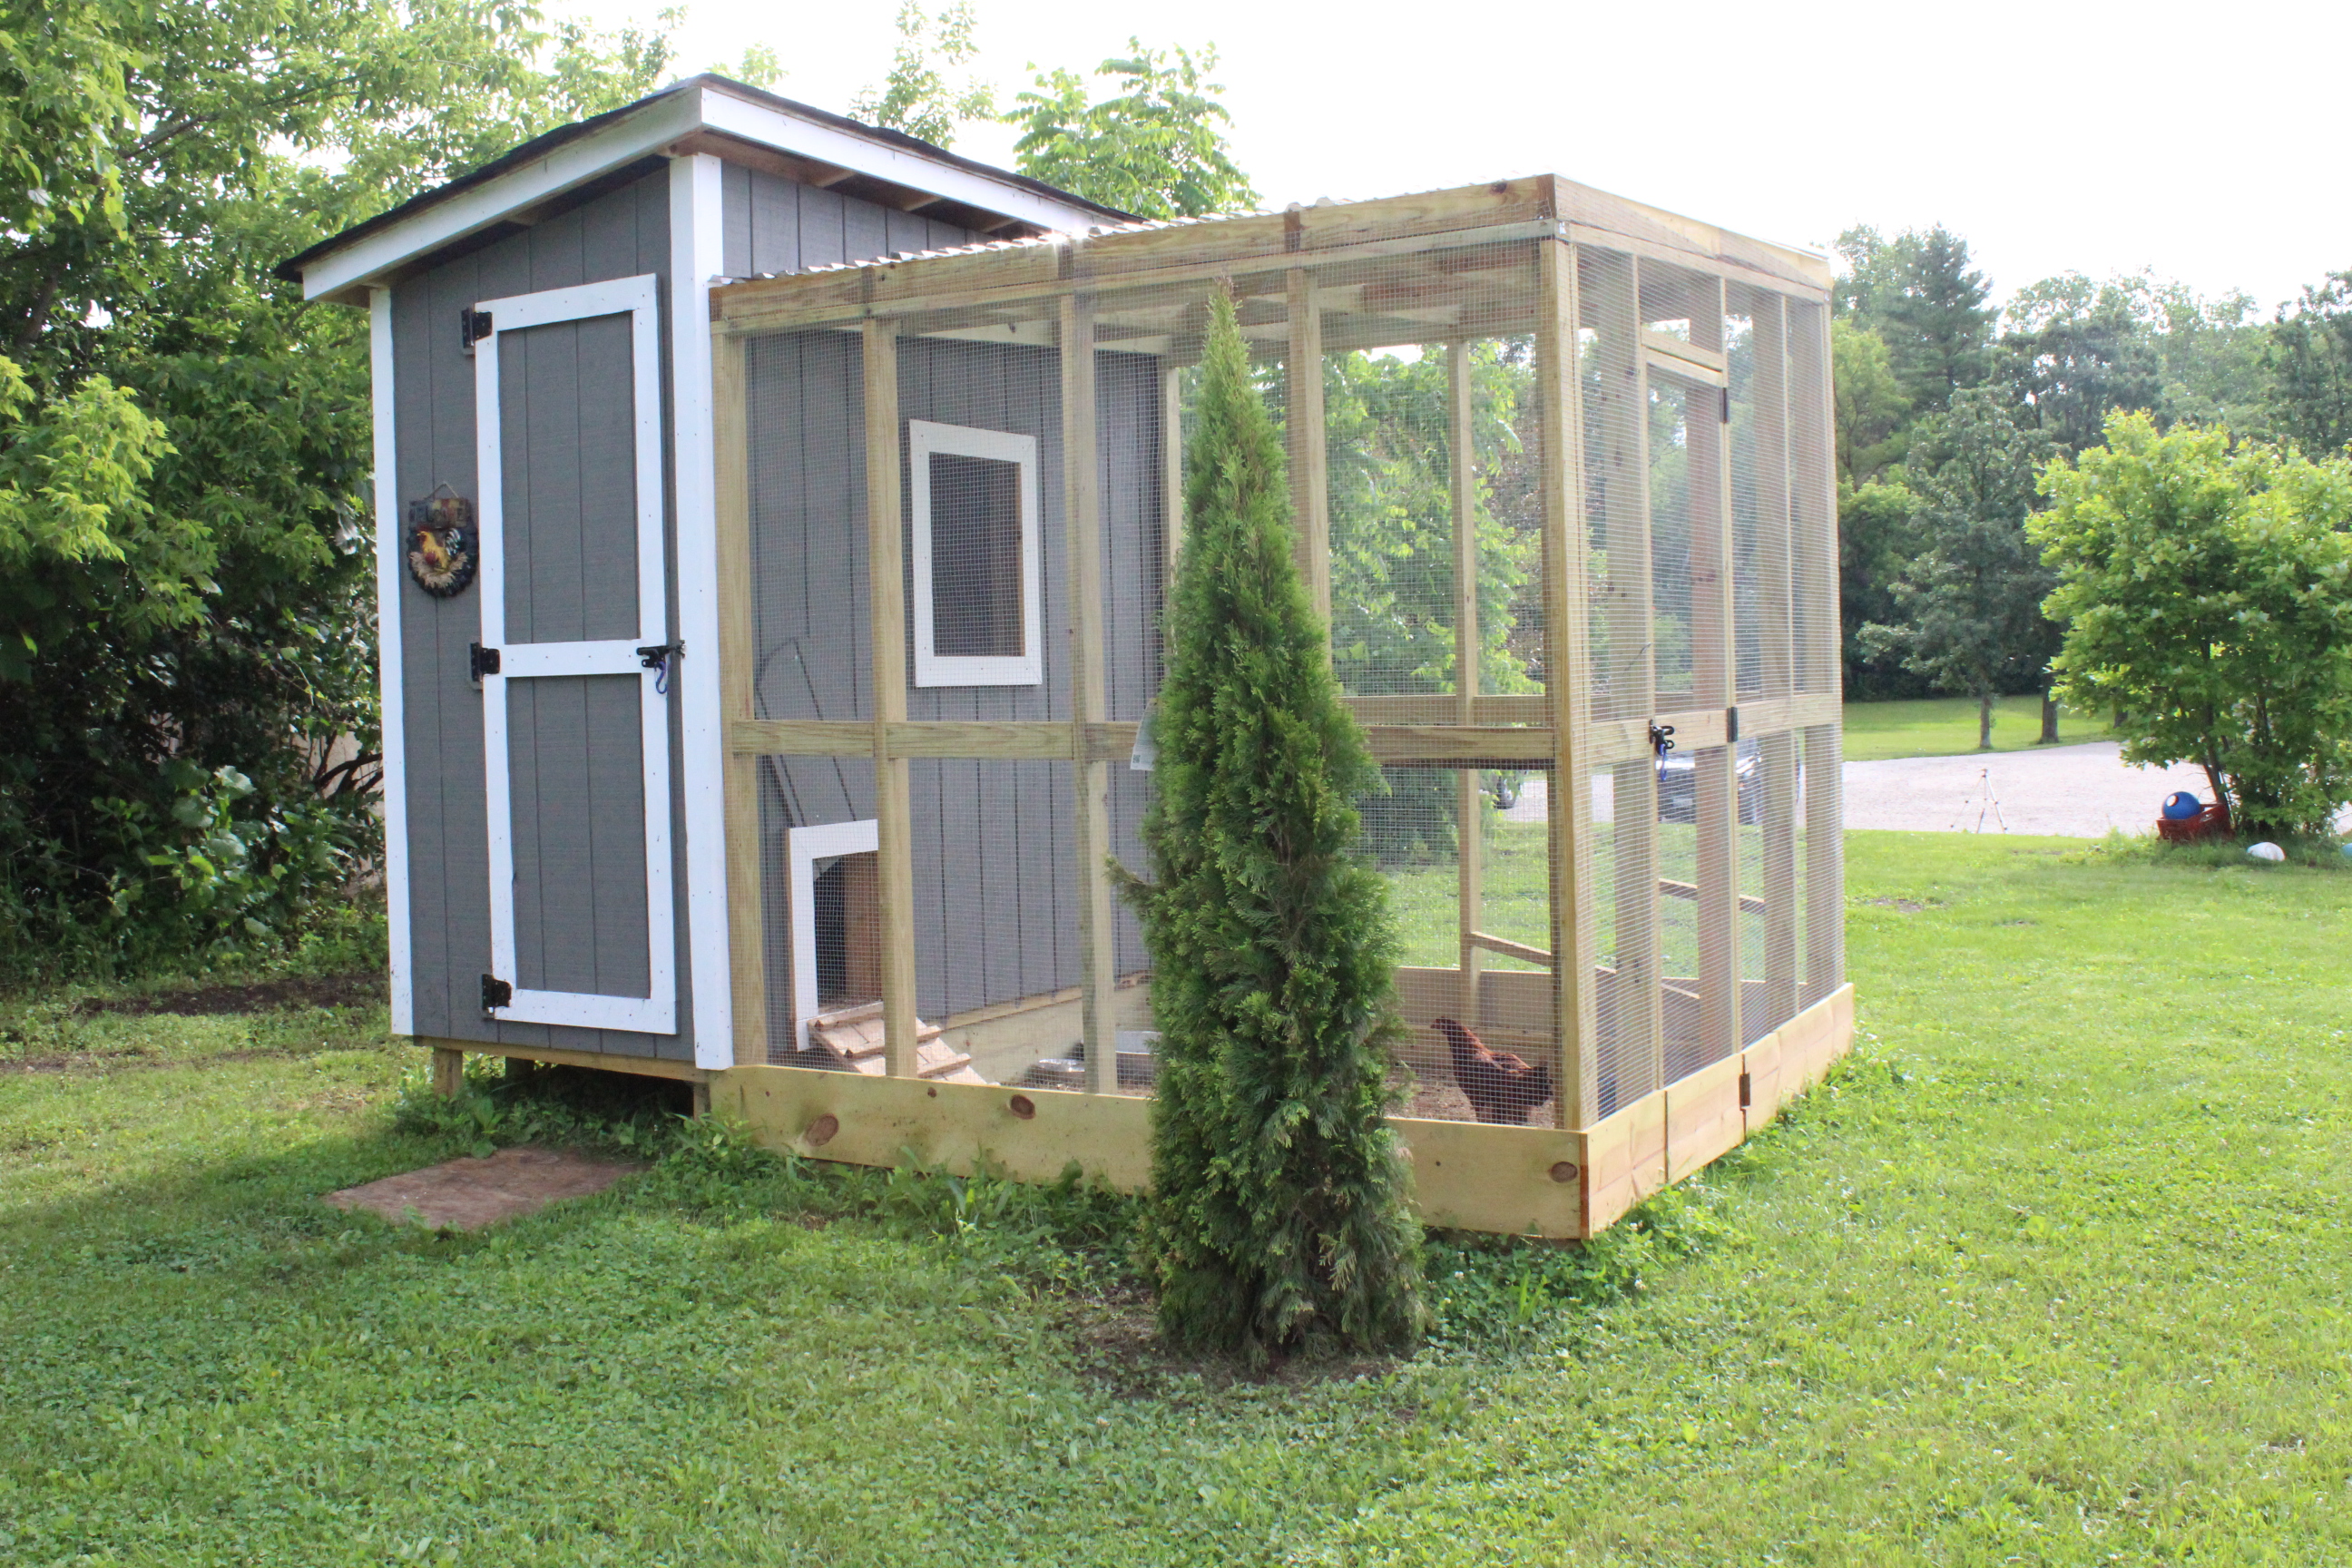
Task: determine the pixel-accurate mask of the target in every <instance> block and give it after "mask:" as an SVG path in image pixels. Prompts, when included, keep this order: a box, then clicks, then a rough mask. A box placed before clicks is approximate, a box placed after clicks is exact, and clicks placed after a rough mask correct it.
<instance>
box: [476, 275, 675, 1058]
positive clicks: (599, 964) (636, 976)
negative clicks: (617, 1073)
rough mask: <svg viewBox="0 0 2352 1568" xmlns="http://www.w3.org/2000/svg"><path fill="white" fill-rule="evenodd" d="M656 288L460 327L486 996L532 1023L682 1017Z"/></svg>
mask: <svg viewBox="0 0 2352 1568" xmlns="http://www.w3.org/2000/svg"><path fill="white" fill-rule="evenodd" d="M655 285H656V280H655V279H653V278H650V277H646V278H628V279H619V280H616V281H614V282H607V283H590V284H585V285H583V286H582V287H580V288H576V289H551V290H549V291H548V292H546V293H542V294H524V295H520V296H517V297H516V298H514V299H510V300H486V301H484V302H483V303H481V304H480V305H478V306H476V307H475V309H474V311H473V313H472V314H470V315H469V316H468V317H467V321H466V322H465V332H466V336H467V337H468V338H469V339H471V340H472V341H473V347H474V387H475V411H476V421H477V424H476V428H477V430H478V442H479V452H480V463H481V467H480V478H479V484H480V487H481V517H480V522H479V527H480V531H481V552H482V555H481V587H480V591H481V616H482V642H481V647H480V649H479V650H478V652H477V653H476V655H475V666H476V668H477V670H478V673H479V675H480V679H481V686H482V744H483V763H484V771H485V774H486V777H487V780H488V806H489V851H490V972H489V973H487V974H485V975H483V976H482V1009H483V1011H484V1012H485V1013H487V1014H488V1015H490V1016H493V1017H497V1018H503V1019H511V1020H514V1021H516V1022H520V1023H532V1024H564V1025H572V1026H580V1027H585V1028H601V1029H628V1030H635V1031H640V1032H644V1033H648V1034H672V1033H675V1032H676V1031H677V973H676V966H677V930H676V926H675V923H674V921H673V919H672V912H671V904H670V899H671V889H670V832H669V823H670V799H669V788H670V786H669V777H670V757H669V715H668V698H667V695H666V693H667V690H668V689H670V682H669V680H668V679H667V677H668V674H669V672H670V670H671V669H672V668H674V666H675V662H676V657H677V655H676V650H675V649H674V648H672V647H670V646H669V642H670V637H669V632H668V629H667V628H668V614H667V583H666V582H665V578H664V564H663V551H662V460H661V450H662V448H661V374H660V337H659V321H658V317H657V315H656V310H657V300H656V286H655ZM486 318H487V319H486Z"/></svg>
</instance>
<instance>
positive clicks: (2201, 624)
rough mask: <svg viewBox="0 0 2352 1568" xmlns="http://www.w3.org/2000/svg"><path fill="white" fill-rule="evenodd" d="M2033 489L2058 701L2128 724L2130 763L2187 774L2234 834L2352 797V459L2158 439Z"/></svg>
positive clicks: (2086, 460) (2051, 473) (2280, 824)
mask: <svg viewBox="0 0 2352 1568" xmlns="http://www.w3.org/2000/svg"><path fill="white" fill-rule="evenodd" d="M2105 435H2106V443H2105V445H2104V446H2100V447H2092V448H2090V449H2089V450H2087V451H2085V452H2084V453H2083V454H2082V455H2081V457H2080V458H2078V459H2076V461H2075V463H2074V465H2073V466H2072V467H2069V466H2068V465H2067V464H2066V463H2064V462H2063V460H2060V461H2055V462H2053V463H2052V464H2051V465H2050V466H2049V467H2048V468H2046V469H2044V471H2043V473H2042V491H2043V493H2044V494H2046V495H2047V496H2049V498H2050V500H2051V502H2052V504H2051V506H2050V508H2049V509H2048V510H2046V511H2044V512H2042V513H2041V514H2040V515H2039V516H2038V517H2036V519H2035V520H2034V522H2033V524H2032V534H2033V537H2034V539H2035V541H2036V542H2038V543H2040V544H2041V545H2042V547H2043V549H2044V552H2045V558H2046V560H2047V561H2048V563H2050V564H2051V565H2052V566H2053V567H2054V568H2055V569H2056V570H2057V572H2058V574H2059V580H2058V586H2057V589H2056V591H2055V592H2053V594H2052V595H2050V598H2049V602H2048V608H2049V612H2050V614H2051V615H2052V616H2053V617H2055V618H2056V619H2058V620H2060V621H2062V622H2063V623H2064V626H2065V640H2064V644H2063V647H2062V649H2061V651H2060V652H2059V655H2058V658H2057V661H2056V664H2057V670H2058V679H2059V689H2060V693H2061V695H2063V696H2064V697H2066V698H2067V699H2068V700H2071V701H2074V702H2075V703H2077V704H2080V705H2083V706H2086V707H2087V706H2096V707H2099V708H2113V709H2115V710H2117V711H2119V712H2120V713H2121V714H2122V716H2123V717H2122V724H2123V728H2124V731H2125V741H2124V748H2123V754H2124V760H2125V761H2126V762H2130V763H2153V764H2156V765H2158V766H2162V765H2166V764H2169V763H2179V762H2188V763H2197V764H2198V765H2200V766H2201V767H2202V768H2204V770H2205V773H2206V777H2207V779H2208V781H2209V782H2210V785H2211V787H2212V791H2213V796H2214V798H2215V799H2216V800H2218V801H2221V802H2223V803H2225V804H2226V805H2228V806H2229V809H2230V815H2231V820H2232V821H2233V822H2234V823H2235V825H2236V826H2237V827H2238V829H2239V831H2240V832H2242V833H2246V834H2253V835H2274V834H2295V833H2325V832H2327V831H2328V830H2329V829H2330V827H2331V826H2332V824H2333V821H2334V818H2335V816H2336V811H2337V809H2338V808H2339V807H2341V806H2342V805H2344V804H2345V802H2346V801H2347V799H2352V534H2347V531H2346V530H2347V525H2352V461H2347V459H2345V458H2328V459H2326V460H2325V461H2317V462H2315V461H2313V460H2311V459H2309V458H2304V457H2301V456H2299V455H2297V454H2296V453H2295V452H2294V450H2293V449H2291V448H2279V447H2268V446H2263V445H2260V444H2254V443H2245V442H2241V443H2235V444H2233V443H2232V442H2231V439H2230V437H2229V436H2228V434H2227V433H2226V432H2224V431H2221V430H2219V429H2201V428H2198V427H2195V426H2185V425H2184V426H2175V427H2174V428H2173V429H2172V430H2171V431H2169V432H2168V433H2161V434H2159V433H2158V429H2157V426H2156V422H2155V420H2154V419H2152V418H2150V417H2149V416H2147V415H2145V414H2136V413H2134V414H2120V413H2119V414H2115V415H2111V416H2109V417H2108V419H2107V424H2106V431H2105Z"/></svg>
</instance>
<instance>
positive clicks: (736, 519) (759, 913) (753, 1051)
mask: <svg viewBox="0 0 2352 1568" xmlns="http://www.w3.org/2000/svg"><path fill="white" fill-rule="evenodd" d="M712 338H713V341H712V342H711V345H710V353H711V361H710V370H711V375H710V380H711V404H712V408H711V414H712V428H711V450H712V457H713V459H714V463H715V468H716V472H715V474H714V478H715V479H716V481H717V488H716V491H715V500H716V502H717V505H716V507H715V508H714V510H713V519H714V526H715V528H716V530H717V533H718V555H719V713H720V715H721V717H722V719H723V721H725V722H727V723H729V724H732V723H733V722H734V721H736V720H738V719H753V718H757V717H758V716H759V715H758V713H757V712H756V711H755V710H754V706H753V695H752V691H751V672H752V658H753V654H752V633H751V451H750V445H749V433H750V418H751V415H750V410H749V408H748V407H747V405H746V403H745V388H744V374H743V356H744V353H745V348H744V341H743V340H742V339H741V338H740V337H734V336H731V335H728V334H723V333H713V334H712ZM724 784H725V791H726V823H727V959H728V968H729V975H728V981H729V986H728V989H729V992H730V995H731V996H732V997H733V1003H734V1014H735V1042H734V1045H735V1049H734V1059H735V1065H736V1066H738V1067H747V1066H751V1065H752V1064H755V1063H760V1062H764V1061H766V1060H767V1059H768V975H767V932H766V929H765V921H764V910H765V891H766V889H765V880H766V879H765V871H764V868H763V865H762V861H761V853H760V849H761V845H760V759H759V758H757V757H739V756H736V755H735V754H734V752H733V748H732V747H730V748H728V752H727V760H726V763H725V773H724Z"/></svg>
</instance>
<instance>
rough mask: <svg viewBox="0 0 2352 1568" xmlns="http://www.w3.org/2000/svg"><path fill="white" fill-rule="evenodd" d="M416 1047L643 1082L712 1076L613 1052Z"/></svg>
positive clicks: (431, 1042)
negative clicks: (631, 1076) (622, 1075)
mask: <svg viewBox="0 0 2352 1568" xmlns="http://www.w3.org/2000/svg"><path fill="white" fill-rule="evenodd" d="M405 1038H406V1039H407V1040H408V1043H409V1044H411V1045H413V1046H424V1047H428V1048H429V1049H432V1050H434V1051H436V1052H438V1051H457V1052H462V1053H464V1054H465V1055H467V1056H469V1057H514V1058H520V1059H521V1060H523V1061H527V1062H546V1063H548V1064H549V1065H550V1066H551V1067H567V1068H597V1069H598V1070H599V1071H602V1072H626V1073H635V1074H636V1075H637V1076H638V1077H640V1078H671V1079H678V1080H679V1081H680V1082H683V1083H700V1082H702V1081H703V1080H704V1079H708V1078H709V1076H710V1074H709V1073H708V1072H707V1071H705V1070H704V1069H703V1068H698V1067H696V1066H695V1065H694V1064H693V1063H692V1062H677V1061H667V1060H665V1059H663V1058H659V1057H625V1056H617V1055H614V1054H613V1053H611V1052H609V1051H565V1050H558V1049H556V1048H555V1047H552V1046H506V1045H489V1044H486V1043H484V1042H483V1041H480V1040H446V1039H442V1038H440V1037H437V1036H434V1035H410V1036H407V1037H405Z"/></svg>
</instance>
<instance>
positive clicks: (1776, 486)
mask: <svg viewBox="0 0 2352 1568" xmlns="http://www.w3.org/2000/svg"><path fill="white" fill-rule="evenodd" d="M1748 299H1749V309H1750V312H1751V313H1750V315H1749V317H1748V321H1749V331H1750V333H1751V350H1752V358H1753V362H1754V365H1755V369H1754V373H1753V374H1754V377H1755V379H1754V382H1753V384H1752V391H1751V393H1750V396H1749V406H1750V409H1751V410H1752V417H1753V418H1754V420H1755V424H1756V428H1755V451H1756V529H1757V537H1756V577H1757V582H1756V595H1755V597H1756V602H1757V605H1758V606H1759V608H1758V632H1759V647H1758V650H1757V651H1758V655H1759V664H1760V666H1761V668H1760V669H1759V676H1760V685H1761V689H1762V692H1763V695H1764V696H1766V697H1768V698H1781V697H1787V696H1789V695H1790V694H1791V693H1792V692H1794V691H1795V689H1796V685H1795V679H1794V677H1795V671H1794V668H1793V666H1792V664H1791V660H1790V637H1791V630H1790V618H1791V616H1792V615H1793V612H1794V606H1795V603H1796V601H1795V585H1794V582H1793V579H1792V578H1791V575H1790V553H1789V550H1790V539H1789V417H1788V415H1789V323H1788V321H1787V318H1786V317H1785V315H1784V314H1783V312H1782V307H1781V302H1780V296H1779V295H1777V294H1773V293H1769V292H1766V291H1764V290H1761V289H1756V290H1750V291H1749V296H1748ZM1797 744H1798V738H1797V736H1796V735H1794V734H1792V733H1780V734H1772V735H1767V736H1765V737H1764V738H1763V739H1762V740H1761V741H1760V742H1759V743H1758V747H1757V751H1758V757H1757V764H1758V765H1757V773H1758V775H1759V783H1760V784H1761V785H1762V799H1761V805H1762V809H1761V810H1760V811H1759V813H1758V816H1759V819H1760V824H1761V828H1762V832H1761V837H1762V839H1763V846H1764V868H1763V869H1764V886H1763V889H1762V891H1763V894H1764V1021H1765V1022H1766V1023H1768V1024H1770V1025H1773V1026H1779V1025H1780V1024H1784V1023H1786V1022H1788V1020H1790V1018H1793V1017H1795V1016H1797Z"/></svg>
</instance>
